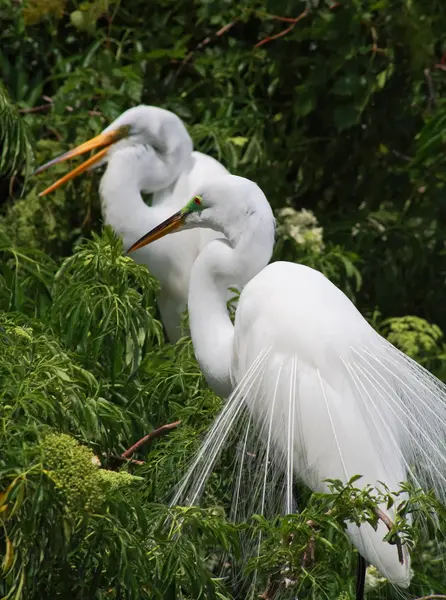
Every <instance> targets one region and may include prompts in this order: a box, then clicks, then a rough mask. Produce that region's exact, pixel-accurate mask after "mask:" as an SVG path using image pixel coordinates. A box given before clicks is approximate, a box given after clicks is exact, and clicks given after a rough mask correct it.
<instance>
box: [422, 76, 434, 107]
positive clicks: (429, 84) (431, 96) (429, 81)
mask: <svg viewBox="0 0 446 600" xmlns="http://www.w3.org/2000/svg"><path fill="white" fill-rule="evenodd" d="M424 76H425V77H426V82H427V89H428V91H429V97H428V103H427V110H431V108H432V107H433V106H434V105H435V90H434V84H433V82H432V76H431V70H430V69H424Z"/></svg>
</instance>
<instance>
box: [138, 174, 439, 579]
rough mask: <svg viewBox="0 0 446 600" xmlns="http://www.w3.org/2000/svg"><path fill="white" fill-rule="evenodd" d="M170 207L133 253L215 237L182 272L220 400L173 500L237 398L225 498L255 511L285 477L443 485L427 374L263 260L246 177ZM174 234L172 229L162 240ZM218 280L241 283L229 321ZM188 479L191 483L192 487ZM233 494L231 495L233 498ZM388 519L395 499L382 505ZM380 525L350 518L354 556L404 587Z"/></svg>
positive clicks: (324, 282) (281, 267) (435, 404)
mask: <svg viewBox="0 0 446 600" xmlns="http://www.w3.org/2000/svg"><path fill="white" fill-rule="evenodd" d="M200 192H201V193H200V195H197V196H196V197H194V198H193V199H192V200H191V201H190V202H189V203H188V204H187V205H186V206H185V207H184V208H183V209H182V210H180V211H179V212H177V213H176V214H174V215H173V216H172V217H171V218H169V219H167V220H166V221H165V222H163V223H162V224H161V225H159V226H158V227H156V228H155V229H154V230H152V231H151V232H150V233H148V234H146V235H145V236H143V237H142V238H141V239H140V240H138V241H137V242H136V243H135V244H134V245H133V246H132V247H131V248H130V250H129V251H132V250H134V249H137V248H142V247H143V246H146V245H147V244H149V243H151V242H153V241H154V240H157V239H159V238H161V237H162V236H164V235H165V234H167V233H170V232H175V231H179V230H184V229H190V228H195V227H197V228H200V227H211V228H213V229H215V230H216V231H219V232H221V233H223V234H224V236H225V238H224V239H218V240H215V241H213V242H211V243H209V244H208V245H207V246H206V248H204V250H203V251H202V252H201V254H200V255H199V257H198V258H197V260H196V261H195V263H194V265H193V268H192V273H191V281H190V293H189V302H188V306H189V316H190V327H191V335H192V341H193V345H194V349H195V354H196V357H197V360H198V362H199V364H200V367H201V369H202V371H203V373H204V375H205V377H206V379H207V381H208V383H209V385H210V386H211V387H212V388H213V389H214V390H215V391H216V392H217V393H218V394H220V395H222V396H230V397H229V400H228V401H227V402H226V404H225V407H224V409H223V411H222V413H221V414H220V416H219V417H218V418H217V420H216V422H215V424H214V426H213V427H212V429H211V431H210V433H209V434H208V436H207V439H206V440H205V442H204V445H203V447H202V449H201V451H200V453H199V455H198V457H197V458H196V460H195V462H194V464H193V465H192V467H191V469H190V471H189V474H188V476H187V477H186V479H185V482H184V484H183V487H182V489H181V490H180V492H179V494H178V496H177V498H180V497H182V494H183V493H184V490H185V489H186V487H187V486H190V490H192V491H190V492H189V496H188V502H189V503H191V504H194V503H196V500H197V499H198V497H199V495H200V493H201V490H202V487H203V485H204V483H205V481H206V479H207V477H208V475H209V474H210V472H211V470H212V467H213V464H214V461H215V459H216V458H217V456H218V454H219V451H220V450H221V448H222V447H223V444H224V442H225V440H227V439H228V436H230V435H231V434H232V432H233V431H234V429H235V428H236V427H237V425H239V424H240V422H241V417H242V415H243V412H244V410H245V409H246V407H247V411H246V412H247V413H248V415H249V419H250V422H249V424H248V425H244V426H243V431H244V437H243V439H242V441H241V444H240V447H241V449H242V453H241V459H240V461H241V463H240V472H239V474H240V476H239V477H238V482H237V485H236V490H235V492H234V503H235V505H236V509H237V506H242V505H244V506H245V507H246V506H248V507H252V508H253V510H256V511H258V512H260V513H262V512H263V511H264V509H265V504H266V502H267V500H268V498H269V497H270V496H271V495H277V494H279V493H280V490H279V487H278V485H277V482H278V471H279V470H280V471H282V472H283V473H284V482H285V483H284V493H285V497H284V500H285V509H286V511H287V512H288V513H291V512H292V511H293V510H294V506H293V502H292V484H293V479H294V478H295V477H296V476H297V477H299V478H301V479H302V480H303V481H304V482H305V483H306V484H307V485H308V486H309V487H310V488H311V489H313V490H315V491H321V492H323V491H328V490H327V484H326V483H325V482H324V480H325V479H327V478H330V479H340V480H342V481H344V482H346V481H348V480H349V479H350V478H351V477H352V476H354V475H358V474H359V475H362V479H360V480H359V481H357V482H356V483H355V485H359V486H365V485H367V484H371V485H373V486H377V487H379V482H383V483H384V484H386V485H387V486H388V488H389V489H390V490H391V491H397V490H398V489H399V483H400V482H402V481H405V480H407V478H408V476H411V477H413V478H414V480H415V482H416V483H418V484H419V485H420V486H422V487H424V488H425V489H426V488H430V487H432V488H433V489H434V490H435V492H436V493H437V495H438V496H439V498H440V499H441V500H443V501H444V499H445V490H446V486H445V483H446V478H445V472H446V457H445V449H444V441H445V438H446V435H445V434H446V389H445V386H444V385H443V384H442V383H441V382H440V381H438V380H437V379H436V378H435V377H433V376H432V375H431V374H430V373H429V372H427V371H426V370H425V369H423V368H421V367H420V366H419V365H418V364H416V363H415V362H414V361H413V360H411V359H410V358H408V357H407V356H406V355H405V354H403V353H401V352H400V351H398V350H397V349H396V348H395V347H394V346H392V345H391V344H390V343H389V342H387V341H386V340H385V339H383V338H382V337H381V336H380V335H378V334H377V333H376V332H375V331H374V329H373V328H372V327H371V326H370V325H369V324H368V323H367V321H366V320H365V319H364V318H363V317H362V315H361V314H360V313H359V312H358V310H357V309H356V308H355V306H354V305H353V304H352V303H351V302H350V300H349V299H348V298H347V297H346V296H345V295H344V294H343V293H342V292H341V291H340V290H339V289H338V288H337V287H336V286H335V285H333V284H332V283H331V282H330V281H329V280H328V279H326V278H325V277H324V276H323V275H322V274H321V273H320V272H318V271H316V270H314V269H311V268H309V267H306V266H302V265H298V264H294V263H289V262H275V263H273V264H270V265H268V266H267V263H268V262H269V260H270V257H271V253H272V249H273V244H274V230H275V222H274V217H273V214H272V211H271V208H270V206H269V204H268V202H267V200H266V198H265V196H264V195H263V193H262V191H261V190H260V189H259V187H258V186H257V185H255V184H254V183H253V182H251V181H249V180H247V179H243V178H240V177H235V176H231V175H226V176H224V177H222V178H220V179H219V180H218V181H217V180H215V181H214V182H213V183H212V184H209V183H208V184H206V185H204V186H203V187H202V188H201V189H200ZM172 237H175V236H172ZM228 282H236V283H237V284H240V285H241V286H245V287H244V289H243V292H242V294H241V296H240V299H239V304H238V308H237V311H236V318H235V324H234V326H233V325H232V323H231V320H230V319H229V316H228V312H227V309H226V302H225V290H226V287H227V284H228ZM253 428H254V429H255V437H256V438H257V439H261V440H262V441H263V448H264V450H263V454H262V455H261V456H262V458H263V461H262V467H261V468H262V475H261V478H260V485H259V486H258V487H255V486H249V487H248V488H247V490H246V492H247V493H246V495H245V496H243V493H244V490H243V487H242V485H241V482H242V481H243V471H244V469H246V471H249V469H248V466H249V465H248V464H247V462H248V461H249V460H250V459H249V458H248V456H247V455H248V453H247V452H246V449H247V444H248V440H249V438H250V435H251V433H252V430H253ZM191 482H192V483H191ZM242 496H243V497H242ZM380 508H381V509H382V510H383V511H384V513H386V514H387V516H388V517H389V518H390V519H391V520H393V518H394V509H393V507H392V508H390V509H389V510H387V507H386V506H381V507H380ZM386 534H387V529H386V527H385V526H384V524H383V523H382V522H379V526H378V529H377V531H375V530H374V529H373V528H372V527H371V526H370V525H368V524H364V525H361V527H360V528H358V527H357V526H356V525H353V524H349V525H348V535H349V537H350V539H351V541H352V542H353V544H354V545H355V546H356V547H357V549H358V550H359V552H360V554H362V556H363V557H364V558H365V559H366V560H368V561H369V562H370V563H372V564H374V565H375V566H376V567H377V568H378V569H379V570H380V571H381V572H382V573H383V574H384V575H385V576H386V577H387V578H388V579H389V580H390V581H391V582H393V583H394V584H397V585H400V586H403V587H406V586H408V584H409V582H410V556H409V553H408V551H407V549H406V547H405V546H403V560H402V561H401V562H400V559H399V557H398V551H397V548H396V546H394V545H390V544H388V543H387V542H385V541H383V538H384V536H385V535H386Z"/></svg>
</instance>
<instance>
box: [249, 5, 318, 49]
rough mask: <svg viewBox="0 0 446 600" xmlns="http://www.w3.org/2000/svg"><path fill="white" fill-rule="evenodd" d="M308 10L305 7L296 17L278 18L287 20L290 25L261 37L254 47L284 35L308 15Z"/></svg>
mask: <svg viewBox="0 0 446 600" xmlns="http://www.w3.org/2000/svg"><path fill="white" fill-rule="evenodd" d="M309 12H310V11H309V10H308V8H306V9H305V10H304V11H303V13H301V14H300V15H299V16H298V17H293V18H291V17H290V18H285V17H282V18H281V19H280V20H281V21H282V20H283V21H285V20H286V21H287V22H291V25H290V26H289V27H287V28H286V29H283V30H282V31H279V33H276V34H275V35H267V36H266V38H263V40H260V42H257V44H256V45H255V46H254V48H260V46H263V44H267V43H268V42H271V41H272V40H277V39H278V38H280V37H283V36H284V35H286V34H287V33H289V32H290V31H291V30H292V29H294V27H296V25H297V23H299V21H301V20H302V19H304V18H305V17H306V16H308V14H309Z"/></svg>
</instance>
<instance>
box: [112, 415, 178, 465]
mask: <svg viewBox="0 0 446 600" xmlns="http://www.w3.org/2000/svg"><path fill="white" fill-rule="evenodd" d="M180 423H181V421H175V422H174V423H166V425H161V427H158V429H154V430H153V431H151V432H150V433H149V434H147V435H145V436H144V437H143V438H141V439H140V440H138V441H137V442H136V444H133V446H131V447H130V448H129V449H128V450H126V451H125V452H123V453H122V454H121V458H129V457H130V456H131V455H132V454H133V453H134V452H136V451H137V450H138V449H139V448H141V446H144V444H148V443H149V442H151V441H152V440H154V439H156V438H158V437H160V436H161V435H164V434H165V433H168V432H169V431H170V430H171V429H175V428H176V427H178V425H179V424H180Z"/></svg>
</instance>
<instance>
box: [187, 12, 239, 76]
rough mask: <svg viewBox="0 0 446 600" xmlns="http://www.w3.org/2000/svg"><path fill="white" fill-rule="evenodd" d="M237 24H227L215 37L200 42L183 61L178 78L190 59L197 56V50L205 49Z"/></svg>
mask: <svg viewBox="0 0 446 600" xmlns="http://www.w3.org/2000/svg"><path fill="white" fill-rule="evenodd" d="M235 24H236V21H231V23H227V24H226V25H223V27H221V28H220V29H219V30H218V31H217V32H216V33H214V34H213V35H210V36H208V37H207V38H204V40H202V41H201V42H199V43H198V44H197V45H196V46H195V48H194V49H193V50H191V51H190V52H188V54H186V56H185V57H184V58H183V60H182V61H181V64H180V67H179V69H178V71H177V75H176V76H177V77H178V75H179V74H180V73H181V71H182V70H183V69H184V67H185V66H186V65H187V63H188V62H189V61H190V59H191V58H192V56H193V55H194V54H195V52H196V51H197V50H201V49H202V48H204V47H205V46H207V45H208V44H210V43H211V42H212V40H213V39H214V38H219V37H221V36H222V35H223V34H225V33H226V32H227V31H229V30H230V29H231V28H232V27H234V25H235Z"/></svg>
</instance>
